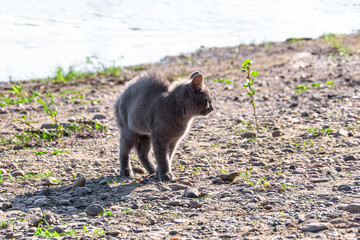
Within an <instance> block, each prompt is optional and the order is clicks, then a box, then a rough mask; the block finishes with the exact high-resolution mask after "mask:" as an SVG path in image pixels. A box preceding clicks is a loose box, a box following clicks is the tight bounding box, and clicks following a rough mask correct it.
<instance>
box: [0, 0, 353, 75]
mask: <svg viewBox="0 0 360 240" xmlns="http://www.w3.org/2000/svg"><path fill="white" fill-rule="evenodd" d="M359 23H360V2H359V1H358V0H327V1H323V0H292V1H288V0H278V1H267V0H253V1H240V0H227V1H221V0H197V1H193V0H182V1H175V0H164V1H160V0H159V1H151V0H137V1H131V0H119V1H112V0H77V1H74V0H61V1H60V0H52V1H46V0H11V1H1V2H0V81H7V80H9V79H13V80H14V79H15V80H21V79H30V78H38V77H47V76H53V75H54V72H55V68H56V67H57V66H63V67H64V68H65V69H67V67H68V66H70V65H74V64H79V63H83V62H85V60H86V57H87V56H97V57H98V58H99V59H100V61H102V62H104V63H105V64H107V65H112V64H115V65H120V66H126V65H133V64H140V63H147V62H153V61H159V60H160V59H161V58H163V57H164V56H167V55H177V54H180V53H186V52H191V51H194V50H196V49H198V48H199V47H200V46H205V47H213V46H234V45H238V44H241V43H253V42H254V43H259V42H263V41H283V40H285V39H287V38H290V37H318V36H319V35H321V34H323V33H329V32H332V33H352V32H354V31H356V30H358V29H359Z"/></svg>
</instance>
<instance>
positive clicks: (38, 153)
mask: <svg viewBox="0 0 360 240" xmlns="http://www.w3.org/2000/svg"><path fill="white" fill-rule="evenodd" d="M47 153H48V152H41V151H39V152H36V153H35V156H38V155H44V154H47Z"/></svg>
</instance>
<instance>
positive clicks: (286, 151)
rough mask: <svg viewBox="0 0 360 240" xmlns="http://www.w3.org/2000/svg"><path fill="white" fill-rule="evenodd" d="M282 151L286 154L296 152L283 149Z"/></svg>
mask: <svg viewBox="0 0 360 240" xmlns="http://www.w3.org/2000/svg"><path fill="white" fill-rule="evenodd" d="M281 151H282V152H284V153H293V152H294V150H292V149H291V148H283V149H281Z"/></svg>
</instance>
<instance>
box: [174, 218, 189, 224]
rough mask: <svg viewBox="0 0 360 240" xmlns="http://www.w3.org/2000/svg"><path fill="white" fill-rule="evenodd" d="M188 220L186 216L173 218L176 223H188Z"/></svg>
mask: <svg viewBox="0 0 360 240" xmlns="http://www.w3.org/2000/svg"><path fill="white" fill-rule="evenodd" d="M187 221H188V220H187V219H185V218H177V219H174V220H173V222H174V223H186V222H187Z"/></svg>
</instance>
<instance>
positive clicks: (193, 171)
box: [190, 168, 199, 175]
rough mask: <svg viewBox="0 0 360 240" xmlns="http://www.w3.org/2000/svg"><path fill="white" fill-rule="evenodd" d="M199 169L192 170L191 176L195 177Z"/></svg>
mask: <svg viewBox="0 0 360 240" xmlns="http://www.w3.org/2000/svg"><path fill="white" fill-rule="evenodd" d="M198 171H199V168H194V169H193V170H191V171H190V173H191V174H193V175H196V174H198Z"/></svg>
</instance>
